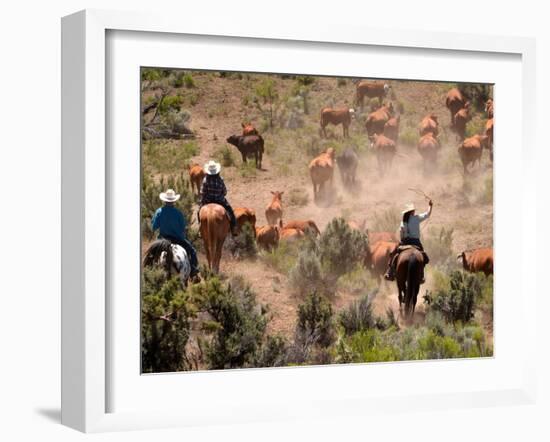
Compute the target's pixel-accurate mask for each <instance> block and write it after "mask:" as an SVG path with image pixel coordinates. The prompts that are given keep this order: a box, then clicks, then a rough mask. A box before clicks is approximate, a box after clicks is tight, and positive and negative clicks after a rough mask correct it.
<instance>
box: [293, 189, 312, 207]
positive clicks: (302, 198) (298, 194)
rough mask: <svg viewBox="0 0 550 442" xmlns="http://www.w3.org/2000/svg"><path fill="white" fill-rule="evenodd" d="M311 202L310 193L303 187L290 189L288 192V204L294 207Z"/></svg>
mask: <svg viewBox="0 0 550 442" xmlns="http://www.w3.org/2000/svg"><path fill="white" fill-rule="evenodd" d="M308 203H309V194H308V193H307V190H306V189H304V188H303V187H295V188H293V189H290V191H289V193H288V205H289V206H294V207H304V206H307V205H308Z"/></svg>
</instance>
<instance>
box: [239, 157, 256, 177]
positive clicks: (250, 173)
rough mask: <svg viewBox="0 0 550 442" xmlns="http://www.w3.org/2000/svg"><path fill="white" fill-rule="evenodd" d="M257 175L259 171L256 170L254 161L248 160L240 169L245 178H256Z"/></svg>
mask: <svg viewBox="0 0 550 442" xmlns="http://www.w3.org/2000/svg"><path fill="white" fill-rule="evenodd" d="M257 173H258V169H256V162H255V161H254V160H252V161H251V160H248V161H247V162H246V163H242V164H241V166H240V167H239V174H240V175H241V177H243V178H250V177H255V176H256V175H257Z"/></svg>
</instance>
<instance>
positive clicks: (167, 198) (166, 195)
mask: <svg viewBox="0 0 550 442" xmlns="http://www.w3.org/2000/svg"><path fill="white" fill-rule="evenodd" d="M159 198H160V199H161V200H162V201H164V202H166V203H173V202H176V201H177V200H179V199H180V194H179V193H176V192H174V189H168V190H167V191H166V192H161V194H160V195H159Z"/></svg>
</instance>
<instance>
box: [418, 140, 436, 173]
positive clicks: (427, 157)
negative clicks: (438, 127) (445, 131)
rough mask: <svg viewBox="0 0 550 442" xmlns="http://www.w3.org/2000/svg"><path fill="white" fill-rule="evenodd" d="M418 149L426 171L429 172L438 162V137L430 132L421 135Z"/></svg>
mask: <svg viewBox="0 0 550 442" xmlns="http://www.w3.org/2000/svg"><path fill="white" fill-rule="evenodd" d="M416 148H417V150H418V153H419V154H420V156H421V157H422V159H423V160H424V162H423V169H424V173H428V172H429V171H430V168H431V167H434V166H435V164H436V162H437V154H438V153H439V149H440V145H439V141H438V139H437V138H436V137H435V136H434V135H433V134H432V133H431V132H430V133H427V134H426V135H424V136H422V137H420V140H418V144H417V147H416Z"/></svg>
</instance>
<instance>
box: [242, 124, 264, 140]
mask: <svg viewBox="0 0 550 442" xmlns="http://www.w3.org/2000/svg"><path fill="white" fill-rule="evenodd" d="M241 127H242V128H243V137H245V136H247V135H260V134H259V133H258V131H257V130H256V128H255V127H254V126H252V123H241Z"/></svg>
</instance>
